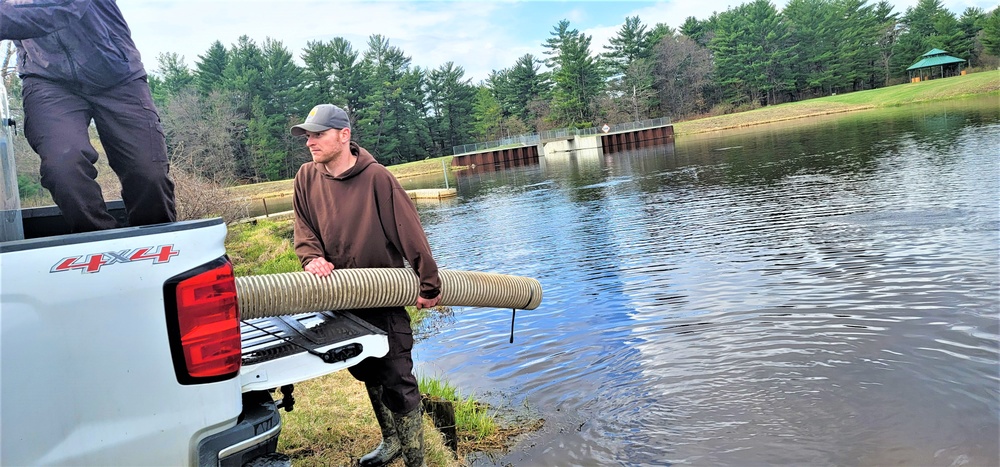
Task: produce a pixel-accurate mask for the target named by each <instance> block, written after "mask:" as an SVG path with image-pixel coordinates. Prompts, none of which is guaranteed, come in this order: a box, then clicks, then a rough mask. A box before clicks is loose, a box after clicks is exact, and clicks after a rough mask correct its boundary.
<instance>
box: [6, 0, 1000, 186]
mask: <svg viewBox="0 0 1000 467" xmlns="http://www.w3.org/2000/svg"><path fill="white" fill-rule="evenodd" d="M591 41H592V36H588V35H586V34H583V33H581V32H580V31H579V30H577V29H575V28H573V27H572V26H571V25H570V22H569V21H566V20H563V21H560V22H559V23H558V24H556V25H555V26H554V27H553V28H552V31H551V32H550V37H549V38H548V39H547V40H546V41H545V42H544V43H543V44H541V45H542V46H543V47H544V53H543V56H541V57H536V56H533V55H531V54H526V55H524V56H522V57H520V58H518V59H517V60H516V61H515V63H513V64H512V65H511V66H510V67H509V68H504V69H501V70H494V71H492V72H491V73H490V74H489V76H488V78H487V79H485V80H483V81H481V82H479V83H472V79H471V78H469V77H466V75H465V70H464V69H463V68H462V67H461V66H460V65H458V64H455V63H453V62H447V63H445V64H443V65H440V66H439V67H437V68H422V67H419V66H415V65H413V64H412V63H411V59H410V57H409V56H407V54H406V53H405V52H404V51H403V50H402V49H400V48H399V47H396V46H394V45H392V44H391V41H390V40H389V39H388V38H387V37H385V36H383V35H380V34H373V35H371V36H370V37H369V38H368V41H367V43H366V44H364V47H363V48H361V49H358V48H355V46H354V45H353V44H351V43H350V42H349V41H347V40H346V39H344V38H341V37H337V38H334V39H332V40H329V41H313V42H309V43H307V45H306V47H305V48H304V49H303V50H302V51H301V52H300V54H299V55H298V58H299V59H300V62H297V61H296V60H295V57H294V56H293V54H292V52H290V51H289V50H288V48H287V47H285V46H284V45H283V44H282V42H281V41H280V40H276V39H271V38H267V39H266V40H264V42H263V43H260V44H258V43H256V42H255V41H253V40H252V39H250V38H249V37H248V36H243V37H240V38H239V39H238V40H237V41H236V43H234V44H231V45H230V46H229V47H226V46H224V45H223V44H222V43H221V42H219V41H216V42H214V43H213V44H211V45H210V46H209V48H208V50H207V51H206V52H205V53H204V54H202V55H199V56H198V59H197V60H196V61H195V63H194V64H193V68H192V67H189V66H188V65H187V64H186V63H185V61H184V59H183V57H180V56H178V55H177V54H175V53H166V54H162V55H160V56H159V57H157V66H156V67H155V69H154V71H153V72H152V73H151V74H150V76H149V85H150V88H151V89H152V91H153V95H154V99H155V100H156V102H157V104H158V106H159V108H160V112H161V116H162V120H163V126H164V130H165V134H166V137H167V143H168V147H169V150H170V154H171V158H172V161H173V163H174V164H175V165H177V166H179V167H180V168H182V169H183V170H186V171H189V172H195V173H198V174H200V175H201V176H203V177H205V178H207V179H209V180H211V181H214V182H217V183H220V184H229V183H233V182H260V181H268V180H281V179H287V178H291V177H292V176H293V175H294V173H295V171H296V170H297V169H298V167H299V165H301V164H302V163H303V162H305V161H307V160H308V153H307V152H306V151H305V150H304V148H303V143H302V141H301V140H299V139H297V138H294V137H292V136H291V135H289V133H288V128H289V127H290V126H291V125H293V124H296V123H300V122H301V121H302V120H303V118H304V117H305V115H306V113H307V112H308V111H309V110H310V109H311V108H312V106H313V105H315V104H318V103H334V104H338V105H340V106H342V107H344V108H345V109H347V110H348V113H349V115H350V117H351V119H352V127H353V134H354V138H355V139H356V140H357V141H358V143H359V144H360V145H361V146H363V147H365V148H367V149H368V150H369V151H371V152H372V154H374V155H375V156H376V158H377V159H378V160H379V161H380V162H382V163H383V164H387V165H388V164H395V163H401V162H407V161H413V160H419V159H424V158H427V157H435V156H441V155H447V154H450V153H451V151H452V148H453V147H454V146H457V145H461V144H466V143H473V142H478V141H490V140H496V139H501V138H504V137H509V136H514V135H518V134H523V133H531V132H536V131H542V130H546V129H552V128H565V127H590V126H595V125H598V124H603V123H610V124H614V123H619V122H625V121H636V120H643V119H648V118H658V117H670V118H673V119H675V120H676V119H684V118H691V117H695V116H701V115H713V114H721V113H728V112H733V111H740V110H747V109H751V108H755V107H759V106H764V105H774V104H779V103H782V102H789V101H796V100H803V99H809V98H813V97H819V96H825V95H830V94H834V93H843V92H851V91H859V90H864V89H872V88H878V87H883V86H888V85H892V84H896V83H900V82H903V81H905V78H906V68H907V67H908V66H910V65H911V64H913V63H914V62H916V61H917V60H918V59H919V58H920V56H921V55H922V54H923V53H925V52H927V51H928V50H930V49H932V48H938V49H942V50H945V51H947V52H949V53H950V54H951V55H954V56H956V57H959V58H963V59H966V60H968V61H969V65H970V66H972V67H991V68H996V67H997V65H998V64H1000V59H998V58H997V57H998V56H1000V8H995V9H993V10H992V11H990V12H985V11H983V10H982V9H978V8H968V9H966V10H965V11H964V12H962V14H961V16H956V15H955V14H954V13H952V12H950V11H948V10H947V9H945V8H944V7H943V6H942V3H941V1H940V0H920V1H919V2H918V3H917V4H916V5H915V6H913V7H911V8H908V9H907V10H906V11H905V12H895V11H893V6H892V5H891V4H890V3H889V2H888V1H886V0H883V1H880V2H877V3H871V4H870V3H868V1H867V0H791V1H789V2H788V4H787V5H786V6H785V8H784V9H783V10H780V11H779V10H778V9H777V8H776V7H775V6H774V5H773V4H772V3H771V2H770V1H769V0H753V1H751V2H748V3H744V4H741V5H739V6H736V7H731V8H729V9H728V10H726V11H724V12H721V13H715V14H713V15H712V16H710V17H709V18H706V19H697V18H694V17H689V18H687V19H686V20H685V21H684V23H683V24H682V25H681V26H680V28H679V29H677V30H674V29H673V28H670V27H668V26H666V25H665V24H655V25H652V26H650V25H646V24H644V23H643V22H642V21H641V19H640V18H639V17H629V18H626V19H625V22H624V24H623V25H622V26H621V28H620V29H619V30H618V31H617V34H616V35H615V36H614V37H612V38H611V39H610V40H609V41H608V44H604V45H603V46H602V47H601V48H600V49H598V48H597V46H596V45H595V44H592V42H591ZM8 58H9V55H8ZM300 63H301V65H300ZM6 65H7V63H6V61H5V67H4V72H5V75H7V74H8V73H7V71H8V68H7V67H6ZM5 77H7V78H8V81H10V80H9V76H5ZM8 87H14V88H15V89H16V88H17V85H16V83H13V82H11V83H10V84H9V85H8ZM14 94H17V93H14Z"/></svg>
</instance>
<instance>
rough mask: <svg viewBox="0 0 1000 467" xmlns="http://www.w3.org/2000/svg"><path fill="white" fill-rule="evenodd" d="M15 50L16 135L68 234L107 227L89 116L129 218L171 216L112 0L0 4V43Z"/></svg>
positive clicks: (163, 161) (133, 61) (159, 143)
mask: <svg viewBox="0 0 1000 467" xmlns="http://www.w3.org/2000/svg"><path fill="white" fill-rule="evenodd" d="M3 39H9V40H12V41H13V42H14V46H15V47H16V48H17V69H18V75H19V76H20V77H21V80H22V84H23V87H22V97H23V102H24V136H25V137H26V138H27V140H28V144H29V145H31V149H33V150H34V151H35V152H36V153H38V156H39V157H40V158H41V169H40V171H41V176H42V180H41V182H42V186H44V187H45V188H46V189H48V190H49V192H50V193H52V199H53V200H54V201H55V203H56V205H58V206H59V209H60V210H61V211H62V213H63V217H64V218H65V219H66V221H67V223H68V224H69V227H70V229H71V231H73V232H87V231H92V230H101V229H110V228H114V227H117V225H116V221H115V218H114V217H113V216H112V215H111V214H110V213H108V210H107V207H106V204H105V202H104V197H103V196H102V195H101V187H100V185H99V184H98V183H97V181H96V178H97V169H96V168H95V167H94V164H95V163H96V162H97V158H98V154H97V150H95V149H94V147H93V145H91V144H90V136H89V134H88V127H89V126H90V121H91V120H93V121H94V123H95V125H96V126H97V132H98V135H99V136H100V140H101V145H102V146H104V151H105V152H106V154H107V157H108V163H109V164H110V165H111V168H112V169H113V170H114V171H115V174H117V175H118V178H119V179H120V180H121V184H122V193H121V194H122V199H123V200H124V202H125V210H126V213H127V215H128V223H129V225H133V226H137V225H148V224H158V223H163V222H172V221H174V220H175V219H176V217H177V214H176V208H175V206H174V184H173V181H171V179H170V177H169V165H168V162H167V146H166V141H165V139H164V136H163V128H162V126H161V125H160V117H159V114H158V113H157V110H156V107H155V106H154V105H153V98H152V96H151V95H150V91H149V85H148V84H147V82H146V71H145V69H144V68H143V65H142V61H141V60H140V58H139V51H138V50H137V49H136V47H135V43H134V42H133V41H132V37H131V32H130V30H129V27H128V25H127V24H126V23H125V19H124V18H123V17H122V13H121V11H120V10H119V9H118V5H117V4H116V3H115V2H114V0H92V1H84V0H77V1H72V0H68V1H62V2H52V1H42V0H20V1H17V2H13V1H0V40H3Z"/></svg>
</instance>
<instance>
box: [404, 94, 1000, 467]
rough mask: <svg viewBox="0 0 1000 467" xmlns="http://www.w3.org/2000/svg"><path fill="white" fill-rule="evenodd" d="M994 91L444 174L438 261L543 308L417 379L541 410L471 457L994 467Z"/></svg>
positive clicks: (491, 315)
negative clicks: (533, 422)
mask: <svg viewBox="0 0 1000 467" xmlns="http://www.w3.org/2000/svg"><path fill="white" fill-rule="evenodd" d="M995 101H996V100H995V99H994V100H993V102H986V105H979V104H976V103H974V102H964V103H959V104H958V105H947V106H944V105H938V106H913V107H907V108H903V109H896V110H893V111H877V112H866V113H862V114H852V115H847V116H841V117H838V118H824V119H813V120H809V121H806V122H800V123H797V124H795V125H794V126H788V125H784V126H761V127H754V128H751V129H749V130H743V131H739V132H733V131H731V132H725V133H720V134H715V135H708V136H691V137H684V136H681V137H678V138H677V141H676V143H675V144H674V145H672V146H665V147H660V148H656V149H652V150H640V151H635V152H631V153H619V154H613V155H607V156H605V155H601V154H596V153H590V154H583V153H577V154H573V155H568V156H561V157H555V156H549V157H545V158H544V160H543V162H542V164H541V165H540V166H537V167H529V168H518V169H511V170H507V171H502V172H493V173H483V174H476V175H466V176H462V177H460V178H459V179H458V180H457V184H458V188H459V194H460V198H459V199H457V200H454V201H451V202H445V203H441V204H430V205H424V204H422V205H421V217H422V219H423V222H424V226H425V228H426V230H427V232H428V235H429V237H430V240H431V245H432V247H433V248H434V250H435V256H436V257H437V259H438V262H439V264H440V265H441V266H442V267H446V268H451V269H466V270H480V271H491V272H502V273H510V274H518V275H524V276H530V277H535V278H537V279H539V280H540V281H541V282H542V285H543V287H544V289H545V299H544V301H543V302H542V306H541V307H539V308H538V309H537V310H534V311H521V312H519V313H518V314H517V321H516V326H515V331H514V338H515V342H514V343H513V344H510V343H508V338H509V332H510V318H511V316H510V310H496V309H478V308H458V309H456V310H455V314H454V316H453V317H452V318H451V319H450V320H449V321H448V322H446V323H443V324H442V325H441V327H440V329H439V330H438V331H437V332H435V333H432V334H430V335H429V336H428V337H426V338H425V339H424V340H423V341H421V342H420V343H419V344H418V345H417V348H416V353H415V358H416V359H417V361H418V362H417V364H418V368H417V371H418V372H419V373H421V374H426V375H432V376H440V377H443V378H445V379H447V380H449V381H450V382H452V383H453V384H455V385H456V386H458V387H459V388H460V390H461V391H462V393H463V394H466V395H470V394H474V395H476V396H477V397H479V398H481V399H485V400H487V401H492V402H496V403H503V404H506V405H507V406H513V407H514V408H515V409H518V410H525V411H528V412H529V413H531V414H533V415H534V416H536V417H539V418H543V419H544V420H545V423H544V426H543V428H542V429H541V430H540V431H538V432H536V433H532V434H530V435H528V436H526V437H524V439H522V440H520V441H519V443H518V444H517V445H516V446H514V448H513V450H512V452H511V453H510V454H508V455H505V456H503V457H502V458H499V459H488V458H484V457H479V458H476V459H475V460H474V463H475V464H478V465H492V464H493V463H497V464H500V465H508V464H511V465H518V466H521V465H665V464H694V465H775V464H782V465H886V464H893V465H944V466H948V465H998V464H1000V452H998V444H1000V441H998V439H1000V428H998V426H1000V376H998V368H1000V366H998V365H1000V363H998V362H1000V358H998V355H1000V351H998V342H1000V292H998V290H1000V264H998V263H1000V261H998V256H1000V247H998V242H1000V215H998V191H1000V190H998V185H1000V182H998V179H1000V174H998V157H1000V105H997V104H998V103H997V102H995Z"/></svg>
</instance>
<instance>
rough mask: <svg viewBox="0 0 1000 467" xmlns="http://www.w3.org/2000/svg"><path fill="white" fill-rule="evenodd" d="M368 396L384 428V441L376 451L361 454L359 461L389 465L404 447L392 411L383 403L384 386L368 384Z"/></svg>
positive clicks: (367, 464)
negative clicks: (400, 442)
mask: <svg viewBox="0 0 1000 467" xmlns="http://www.w3.org/2000/svg"><path fill="white" fill-rule="evenodd" d="M365 388H366V389H368V398H369V399H370V400H371V402H372V409H375V419H376V420H378V426H379V428H381V429H382V442H381V443H378V447H376V448H375V450H374V451H372V452H369V453H368V454H365V455H364V456H361V459H360V460H359V461H358V462H359V465H361V467H382V466H384V465H389V463H390V462H392V461H393V460H394V459H396V458H397V457H399V454H400V452H401V451H402V448H401V447H400V444H399V436H396V427H395V425H394V423H393V417H392V412H391V411H390V410H389V408H388V407H386V406H385V404H383V403H382V386H366V387H365Z"/></svg>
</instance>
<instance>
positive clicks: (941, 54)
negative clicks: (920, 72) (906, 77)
mask: <svg viewBox="0 0 1000 467" xmlns="http://www.w3.org/2000/svg"><path fill="white" fill-rule="evenodd" d="M923 57H924V58H922V59H920V61H919V62H917V63H914V64H913V65H910V67H909V68H907V69H906V71H910V70H916V69H919V68H928V67H932V66H938V65H950V64H952V63H963V62H965V60H963V59H961V58H958V57H952V56H951V55H948V52H945V51H943V50H941V49H931V50H930V51H929V52H927V53H925V54H924V55H923Z"/></svg>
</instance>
